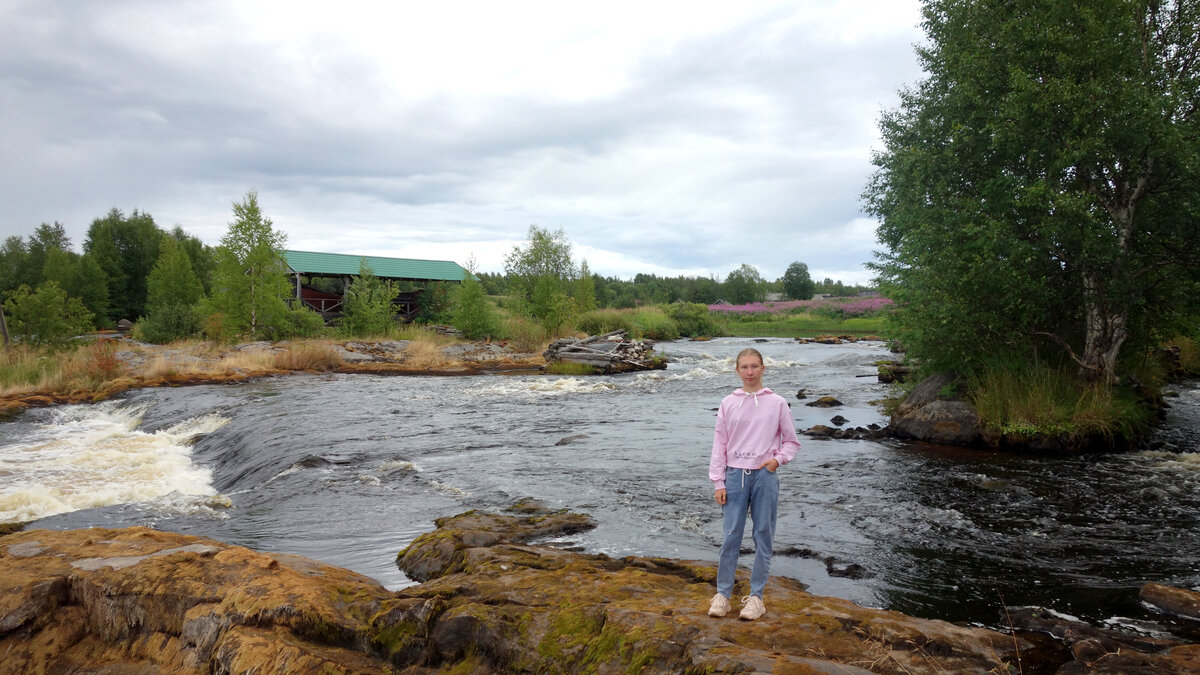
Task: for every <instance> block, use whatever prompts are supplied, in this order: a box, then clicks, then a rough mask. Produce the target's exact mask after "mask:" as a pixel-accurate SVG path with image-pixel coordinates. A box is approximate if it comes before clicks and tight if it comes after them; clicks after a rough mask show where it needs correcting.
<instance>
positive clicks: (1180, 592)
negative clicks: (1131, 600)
mask: <svg viewBox="0 0 1200 675" xmlns="http://www.w3.org/2000/svg"><path fill="white" fill-rule="evenodd" d="M1138 595H1139V597H1141V599H1142V600H1143V601H1144V602H1148V603H1150V604H1151V605H1154V606H1155V607H1157V608H1159V609H1161V610H1162V611H1164V612H1170V613H1171V614H1177V615H1179V616H1182V617H1186V618H1188V619H1193V620H1200V593H1197V592H1196V591H1188V590H1184V589H1182V588H1175V587H1174V586H1164V585H1162V584H1154V583H1150V584H1146V585H1144V586H1142V590H1141V591H1140V592H1139V593H1138Z"/></svg>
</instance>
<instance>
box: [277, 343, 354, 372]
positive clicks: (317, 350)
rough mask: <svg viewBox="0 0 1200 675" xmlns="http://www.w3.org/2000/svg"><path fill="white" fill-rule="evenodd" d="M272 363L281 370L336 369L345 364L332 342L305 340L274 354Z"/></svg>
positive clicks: (321, 370)
mask: <svg viewBox="0 0 1200 675" xmlns="http://www.w3.org/2000/svg"><path fill="white" fill-rule="evenodd" d="M272 364H273V365H274V367H275V368H278V369H279V370H315V371H320V372H324V371H328V370H335V369H337V368H339V367H340V366H342V365H344V364H345V361H344V360H343V359H342V357H341V356H340V355H338V352H337V350H336V349H334V348H333V346H332V345H330V344H325V343H320V342H305V343H301V344H297V345H292V346H289V347H288V348H286V349H284V350H283V351H281V352H276V353H275V354H274V359H273V361H272Z"/></svg>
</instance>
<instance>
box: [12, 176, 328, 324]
mask: <svg viewBox="0 0 1200 675" xmlns="http://www.w3.org/2000/svg"><path fill="white" fill-rule="evenodd" d="M233 211H234V216H235V219H234V220H233V221H232V222H231V223H230V224H229V230H228V232H227V233H226V234H225V236H224V237H222V238H221V243H220V245H219V246H215V247H213V246H208V245H205V244H204V243H202V242H201V241H200V240H199V239H197V238H196V237H194V236H191V235H189V234H188V233H186V232H185V231H183V229H182V228H180V227H178V226H176V227H174V228H172V229H171V230H164V229H162V228H160V227H159V226H158V225H157V224H156V223H155V222H154V218H153V217H152V216H151V215H150V214H148V213H144V212H139V211H136V210H135V211H133V212H132V213H130V214H128V215H126V214H124V213H122V212H121V211H120V210H118V209H115V208H114V209H112V210H110V211H109V212H108V213H107V214H106V215H104V216H103V217H100V218H97V219H95V220H94V221H92V224H91V226H90V227H89V228H88V231H87V235H86V236H85V238H84V241H83V242H82V250H83V252H82V253H76V252H75V251H74V250H73V246H72V242H71V241H70V238H69V237H68V236H67V234H66V230H65V228H64V227H63V226H62V225H61V224H60V223H54V224H53V225H50V224H45V223H43V224H42V225H40V226H38V227H37V228H36V229H35V231H34V233H33V235H32V236H30V237H29V239H28V241H26V240H25V239H24V238H23V237H20V236H11V237H8V238H7V239H6V240H5V241H4V243H3V245H0V297H3V301H4V302H3V311H4V314H5V315H6V319H7V320H6V322H5V324H6V328H7V332H9V333H12V335H13V336H15V337H17V338H19V339H21V340H24V341H26V342H29V343H30V344H34V345H54V344H60V343H62V342H64V341H65V340H67V339H69V338H70V337H72V336H75V335H79V334H81V333H86V332H88V331H90V330H93V329H95V328H113V327H115V326H116V325H117V323H118V322H119V321H121V320H123V319H125V320H130V321H135V322H136V331H135V332H136V334H137V336H138V337H140V338H142V339H146V340H149V341H152V342H168V341H170V340H174V339H178V338H183V337H190V336H194V335H199V334H201V333H203V334H205V335H207V336H209V337H213V338H217V339H222V338H225V337H229V336H234V335H237V336H242V335H245V336H249V337H251V338H252V339H259V338H260V337H287V336H292V335H303V334H311V333H312V332H314V331H315V330H317V329H318V328H319V327H320V325H321V323H322V322H321V320H320V317H318V316H316V315H315V314H312V313H311V312H301V311H297V309H296V308H293V307H289V306H288V305H287V302H286V298H287V296H288V294H289V291H290V285H289V282H288V277H287V276H286V273H285V270H284V266H283V261H282V260H281V259H280V257H279V255H278V254H277V253H276V252H277V251H278V250H279V249H280V248H281V247H282V245H283V243H284V240H285V237H284V235H283V234H282V233H280V232H276V231H275V230H274V229H273V227H272V224H271V221H270V220H269V219H267V218H265V217H264V216H263V214H262V211H261V210H260V209H259V206H258V195H257V194H256V193H255V192H253V191H251V192H249V193H247V194H246V196H245V198H244V199H243V201H241V202H238V203H235V204H234V205H233ZM313 317H315V320H314V318H313Z"/></svg>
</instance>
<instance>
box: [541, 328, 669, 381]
mask: <svg viewBox="0 0 1200 675" xmlns="http://www.w3.org/2000/svg"><path fill="white" fill-rule="evenodd" d="M653 352H654V348H653V347H651V346H650V345H648V344H646V343H644V342H642V341H641V340H632V339H628V338H626V337H625V331H624V330H614V331H613V332H611V333H605V334H603V335H592V336H589V337H586V338H583V339H578V338H564V339H561V340H555V341H554V342H551V343H550V346H549V348H547V349H546V351H544V352H542V356H544V357H545V358H546V363H559V362H565V363H581V364H584V365H588V366H592V367H593V368H595V369H596V371H597V372H604V373H624V372H628V371H631V370H654V369H659V368H666V367H667V362H666V359H661V358H655V356H654V353H653Z"/></svg>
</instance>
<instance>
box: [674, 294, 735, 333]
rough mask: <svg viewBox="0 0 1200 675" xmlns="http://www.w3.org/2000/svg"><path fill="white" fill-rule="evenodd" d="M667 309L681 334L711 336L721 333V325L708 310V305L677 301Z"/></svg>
mask: <svg viewBox="0 0 1200 675" xmlns="http://www.w3.org/2000/svg"><path fill="white" fill-rule="evenodd" d="M665 311H666V314H667V316H669V317H671V319H672V320H674V321H675V324H676V326H677V328H678V329H679V334H680V335H686V336H688V337H711V336H713V335H719V334H720V333H721V328H720V326H718V325H717V322H716V321H714V320H713V317H712V314H710V313H709V311H708V305H702V304H700V303H698V302H677V303H675V304H673V305H667V307H666V310H665Z"/></svg>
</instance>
